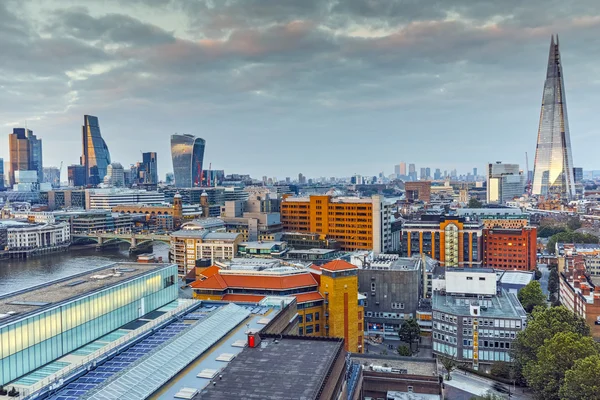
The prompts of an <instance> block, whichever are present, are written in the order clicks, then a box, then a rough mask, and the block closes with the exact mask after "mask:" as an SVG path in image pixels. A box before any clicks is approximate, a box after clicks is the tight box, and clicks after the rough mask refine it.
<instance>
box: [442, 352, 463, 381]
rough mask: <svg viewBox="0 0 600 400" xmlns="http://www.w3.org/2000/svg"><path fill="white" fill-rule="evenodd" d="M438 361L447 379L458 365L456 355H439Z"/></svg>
mask: <svg viewBox="0 0 600 400" xmlns="http://www.w3.org/2000/svg"><path fill="white" fill-rule="evenodd" d="M439 360H440V363H441V364H442V366H443V367H444V369H445V370H446V380H447V381H449V380H450V379H451V378H452V377H451V376H450V373H451V372H452V371H454V370H455V369H456V367H458V362H457V361H456V357H451V356H450V357H449V356H439Z"/></svg>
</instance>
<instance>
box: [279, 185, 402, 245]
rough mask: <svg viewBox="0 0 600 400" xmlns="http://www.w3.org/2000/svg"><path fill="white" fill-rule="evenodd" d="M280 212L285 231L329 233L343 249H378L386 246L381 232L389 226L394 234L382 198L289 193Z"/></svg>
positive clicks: (328, 235) (329, 236) (282, 203)
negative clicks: (302, 195) (308, 195)
mask: <svg viewBox="0 0 600 400" xmlns="http://www.w3.org/2000/svg"><path fill="white" fill-rule="evenodd" d="M374 197H378V196H374ZM280 213H281V223H282V224H283V229H284V230H285V231H287V232H310V233H318V234H321V235H326V236H327V237H328V238H331V239H335V240H337V241H338V242H339V243H340V244H341V250H343V251H353V250H374V249H375V250H376V251H377V249H380V248H382V247H385V243H382V238H381V235H382V234H383V235H384V236H385V233H386V230H390V232H389V234H390V235H391V222H389V220H386V218H385V214H383V217H382V206H381V201H380V199H378V198H333V197H331V196H328V195H324V196H310V197H302V198H297V197H291V196H285V197H284V199H283V201H282V202H281V207H280ZM382 219H383V221H382ZM382 225H383V226H382ZM388 225H389V226H388ZM382 232H383V233H382ZM381 251H384V249H382V250H381Z"/></svg>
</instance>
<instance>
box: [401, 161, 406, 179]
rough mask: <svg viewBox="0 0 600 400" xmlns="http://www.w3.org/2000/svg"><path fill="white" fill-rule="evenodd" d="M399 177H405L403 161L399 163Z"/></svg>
mask: <svg viewBox="0 0 600 400" xmlns="http://www.w3.org/2000/svg"><path fill="white" fill-rule="evenodd" d="M400 175H403V176H406V163H405V162H404V161H402V162H401V163H400Z"/></svg>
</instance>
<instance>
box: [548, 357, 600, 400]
mask: <svg viewBox="0 0 600 400" xmlns="http://www.w3.org/2000/svg"><path fill="white" fill-rule="evenodd" d="M558 394H559V397H560V398H561V399H563V400H579V399H587V400H600V356H599V355H597V354H594V355H591V356H588V357H586V358H583V359H580V360H577V361H575V365H573V368H571V369H570V370H568V371H567V372H566V373H565V380H564V383H563V384H562V386H561V387H560V390H559V391H558Z"/></svg>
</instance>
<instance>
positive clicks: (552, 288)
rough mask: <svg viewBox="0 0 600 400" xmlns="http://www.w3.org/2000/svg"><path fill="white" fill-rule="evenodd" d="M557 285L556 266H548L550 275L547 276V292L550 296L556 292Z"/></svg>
mask: <svg viewBox="0 0 600 400" xmlns="http://www.w3.org/2000/svg"><path fill="white" fill-rule="evenodd" d="M558 287H559V281H558V268H557V267H553V268H550V276H549V277H548V292H550V294H551V295H552V296H554V295H556V294H558ZM557 297H558V296H557Z"/></svg>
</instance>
